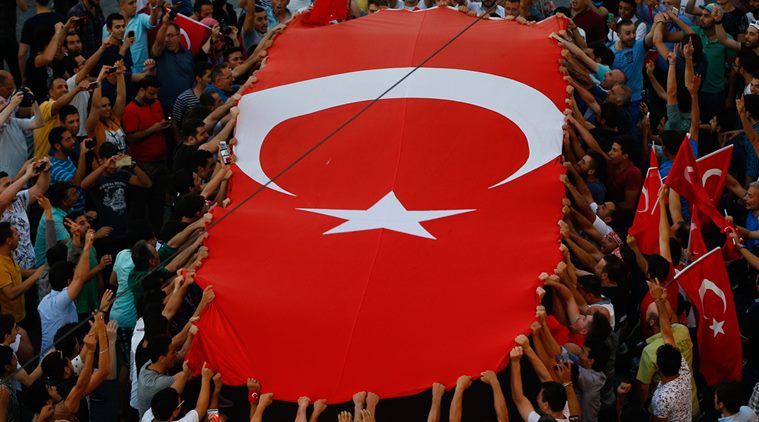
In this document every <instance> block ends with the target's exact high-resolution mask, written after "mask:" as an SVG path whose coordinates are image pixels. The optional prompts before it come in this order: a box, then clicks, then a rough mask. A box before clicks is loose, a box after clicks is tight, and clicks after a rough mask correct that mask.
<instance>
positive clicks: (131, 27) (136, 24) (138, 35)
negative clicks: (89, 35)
mask: <svg viewBox="0 0 759 422" xmlns="http://www.w3.org/2000/svg"><path fill="white" fill-rule="evenodd" d="M152 27H153V26H152V25H151V24H150V15H146V14H144V13H138V14H136V15H134V17H133V18H132V19H131V20H130V21H129V23H128V24H127V25H126V28H125V29H124V36H125V37H126V34H128V33H129V31H134V43H132V46H131V47H129V52H130V53H131V54H132V62H133V65H132V73H142V71H143V70H145V66H144V65H143V63H144V62H145V60H147V59H148V58H149V57H150V54H149V53H150V46H149V45H148V30H150V28H152ZM110 36H111V34H110V33H109V32H108V29H107V28H106V27H105V25H103V40H105V39H106V38H108V37H110Z"/></svg>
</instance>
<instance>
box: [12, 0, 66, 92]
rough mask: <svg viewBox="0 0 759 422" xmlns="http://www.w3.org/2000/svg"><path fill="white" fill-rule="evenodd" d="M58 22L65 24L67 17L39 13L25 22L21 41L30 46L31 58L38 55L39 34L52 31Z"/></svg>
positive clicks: (54, 13)
mask: <svg viewBox="0 0 759 422" xmlns="http://www.w3.org/2000/svg"><path fill="white" fill-rule="evenodd" d="M14 9H15V6H14ZM58 22H61V23H65V22H66V17H65V16H63V15H61V14H60V13H56V12H45V13H38V14H36V15H34V16H32V17H30V18H29V19H27V20H26V21H24V26H23V27H22V28H21V39H20V40H19V41H20V42H21V43H23V44H26V45H28V46H29V55H30V56H31V57H34V56H35V55H36V54H37V49H36V48H35V42H34V40H35V37H36V36H37V32H38V31H39V30H40V29H43V28H50V29H51V30H52V29H53V28H55V24H56V23H58ZM17 82H21V81H17Z"/></svg>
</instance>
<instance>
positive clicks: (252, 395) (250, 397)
mask: <svg viewBox="0 0 759 422" xmlns="http://www.w3.org/2000/svg"><path fill="white" fill-rule="evenodd" d="M248 402H250V404H258V393H255V392H253V393H250V394H249V395H248Z"/></svg>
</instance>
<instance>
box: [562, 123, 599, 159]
mask: <svg viewBox="0 0 759 422" xmlns="http://www.w3.org/2000/svg"><path fill="white" fill-rule="evenodd" d="M567 120H568V121H569V123H571V124H572V125H573V126H574V128H575V130H577V132H578V133H579V135H580V137H581V138H582V139H583V140H584V141H585V143H586V144H587V145H588V147H589V148H590V149H592V150H593V151H596V152H598V153H599V154H601V156H602V157H604V159H606V160H609V156H608V155H607V154H606V151H604V150H603V149H602V148H601V146H600V145H599V144H598V141H596V138H594V137H593V135H592V134H591V133H590V131H589V130H588V128H587V127H585V125H584V124H582V123H581V122H579V121H578V120H577V119H576V118H575V117H574V116H569V117H568V118H567Z"/></svg>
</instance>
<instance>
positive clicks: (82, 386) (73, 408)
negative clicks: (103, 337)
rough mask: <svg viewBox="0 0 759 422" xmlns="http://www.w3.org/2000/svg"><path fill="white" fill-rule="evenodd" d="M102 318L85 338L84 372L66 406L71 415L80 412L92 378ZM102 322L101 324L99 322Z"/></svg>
mask: <svg viewBox="0 0 759 422" xmlns="http://www.w3.org/2000/svg"><path fill="white" fill-rule="evenodd" d="M99 315H100V317H97V316H96V317H95V324H94V325H93V326H92V329H91V330H90V332H89V333H88V334H87V335H86V336H85V337H84V347H83V349H82V352H81V353H80V356H81V358H82V362H83V365H82V370H81V371H80V372H79V378H77V381H76V385H74V388H72V389H71V391H70V392H69V394H68V396H66V400H65V402H64V405H65V406H66V408H67V409H68V410H69V411H70V412H71V413H76V412H77V411H79V404H80V403H81V401H82V399H83V398H84V396H85V390H86V389H87V384H89V382H90V378H91V377H92V365H93V362H94V359H95V348H96V346H97V327H96V326H97V325H98V324H103V320H102V314H99ZM98 320H100V322H98Z"/></svg>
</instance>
